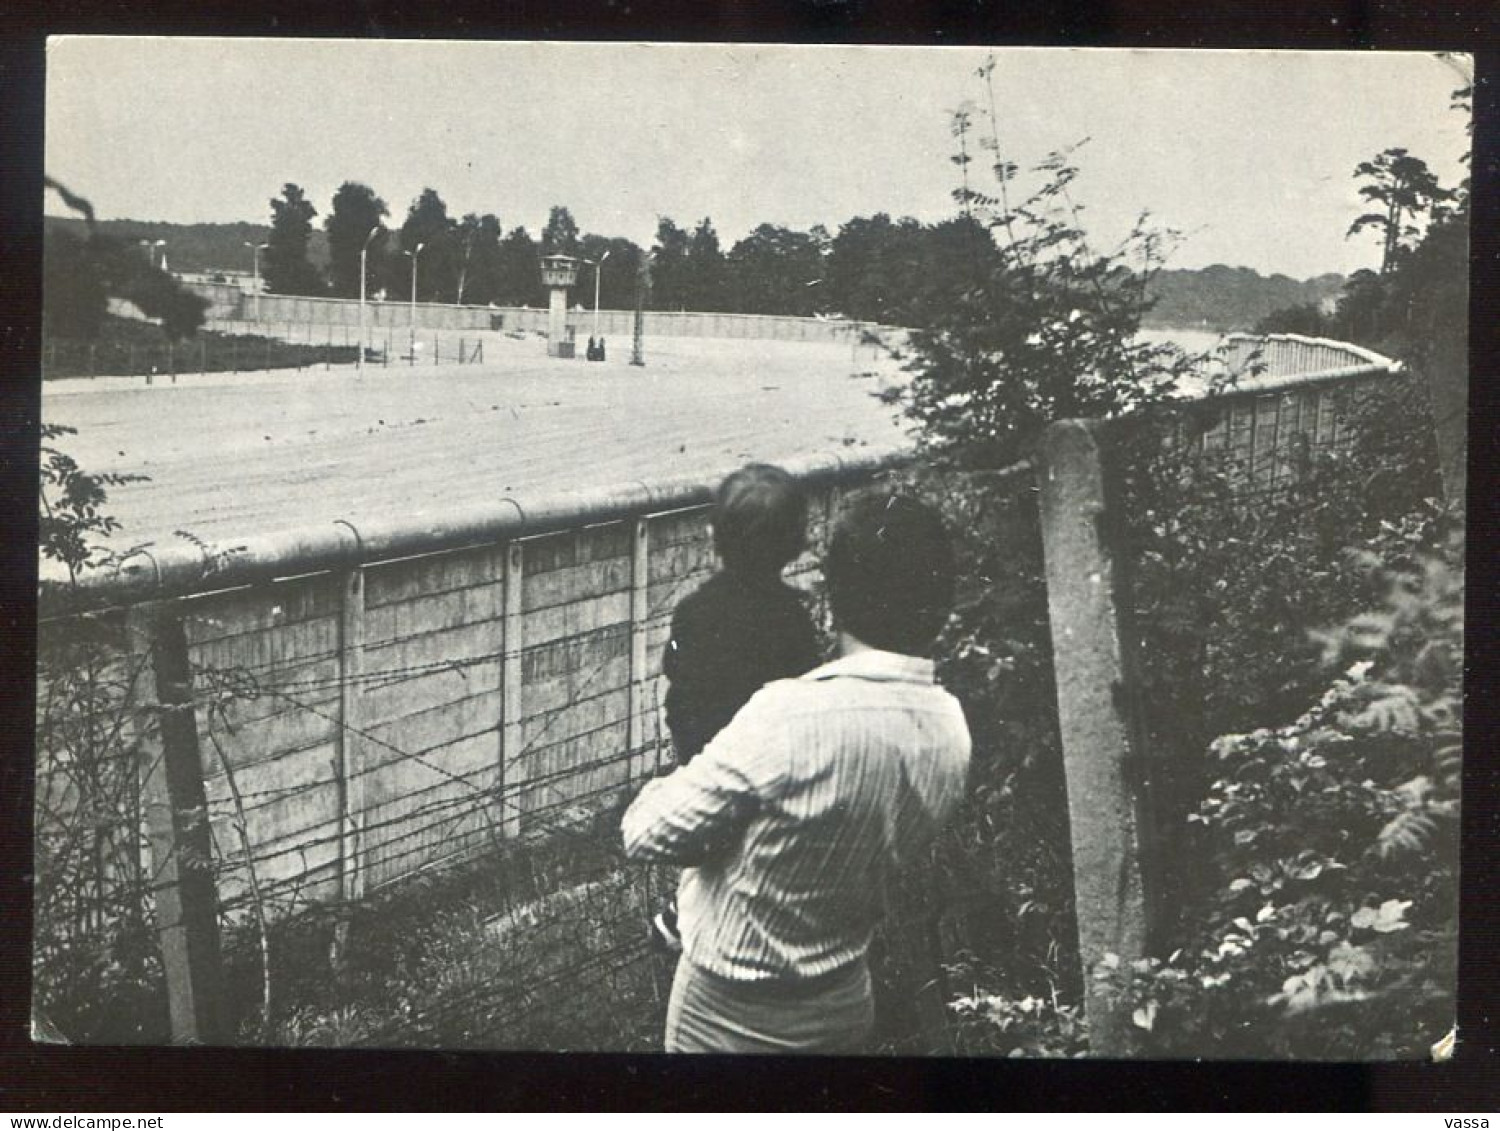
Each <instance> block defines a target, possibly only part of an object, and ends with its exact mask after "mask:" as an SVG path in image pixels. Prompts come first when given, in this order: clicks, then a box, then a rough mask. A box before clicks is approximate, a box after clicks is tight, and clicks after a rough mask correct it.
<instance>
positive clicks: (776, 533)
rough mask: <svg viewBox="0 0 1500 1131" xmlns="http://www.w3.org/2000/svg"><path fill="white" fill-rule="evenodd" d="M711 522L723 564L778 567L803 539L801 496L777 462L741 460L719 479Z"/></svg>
mask: <svg viewBox="0 0 1500 1131" xmlns="http://www.w3.org/2000/svg"><path fill="white" fill-rule="evenodd" d="M713 527H714V549H716V550H718V551H719V557H720V558H722V559H723V561H724V566H725V568H727V569H730V570H733V571H735V572H740V573H779V572H780V570H781V567H782V566H784V565H786V564H787V562H789V561H791V560H792V559H793V558H795V557H796V556H797V555H798V554H800V553H801V552H802V547H803V545H804V544H805V542H806V540H807V496H806V495H805V494H804V493H803V491H802V486H801V484H799V483H798V482H797V481H796V480H795V479H793V478H792V477H791V476H790V475H788V474H787V473H786V472H785V471H783V470H781V468H779V467H772V466H771V465H770V464H768V463H752V464H747V465H746V466H744V467H742V468H740V469H739V470H738V471H736V472H734V473H733V474H731V475H730V476H729V477H728V478H726V479H725V480H724V482H723V483H721V484H719V494H718V498H717V499H716V500H715V504H714V516H713Z"/></svg>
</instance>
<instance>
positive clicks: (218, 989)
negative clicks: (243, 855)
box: [126, 603, 228, 1045]
mask: <svg viewBox="0 0 1500 1131" xmlns="http://www.w3.org/2000/svg"><path fill="white" fill-rule="evenodd" d="M126 634H127V639H128V647H129V650H130V654H131V656H132V659H133V662H134V663H135V665H136V668H137V670H138V671H139V673H140V675H139V677H138V678H137V680H136V684H135V715H136V724H135V730H136V735H137V739H138V744H139V751H140V757H141V807H142V809H143V810H144V812H145V816H146V826H147V830H148V839H149V841H150V844H151V875H152V883H151V889H152V894H153V896H154V900H155V904H156V930H157V936H158V938H159V939H160V942H161V958H162V970H163V973H164V974H165V979H166V986H167V1009H168V1015H169V1017H170V1019H171V1026H172V1041H173V1043H174V1044H200V1045H201V1044H222V1043H223V1042H224V1041H225V1039H226V1038H227V1036H228V1033H227V1031H226V1025H225V1019H224V1002H223V971H222V968H221V958H220V950H219V908H218V892H217V890H216V888H215V883H214V874H213V854H212V841H211V838H210V835H209V827H208V801H207V797H206V795H205V793H204V789H203V763H202V754H201V752H200V750H199V745H198V721H197V717H196V714H195V711H194V707H193V676H192V668H191V667H190V665H189V662H188V648H187V636H186V634H185V632H184V631H183V627H182V620H181V618H180V617H179V616H178V614H177V611H176V608H175V606H174V605H172V604H170V603H149V604H145V605H136V606H134V607H132V608H131V610H130V611H129V613H128V614H127V615H126Z"/></svg>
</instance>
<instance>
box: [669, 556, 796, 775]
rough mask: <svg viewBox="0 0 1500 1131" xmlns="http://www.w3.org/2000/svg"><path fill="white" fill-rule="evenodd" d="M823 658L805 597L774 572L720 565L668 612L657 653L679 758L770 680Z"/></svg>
mask: <svg viewBox="0 0 1500 1131" xmlns="http://www.w3.org/2000/svg"><path fill="white" fill-rule="evenodd" d="M820 659H821V655H820V648H819V645H818V634H817V630H816V629H814V628H813V623H812V618H811V617H810V616H809V615H808V613H807V609H806V607H805V606H804V605H803V603H802V597H801V596H800V595H799V594H798V592H797V591H796V590H795V589H793V588H792V587H791V586H789V585H787V584H785V583H784V582H783V581H782V580H781V578H780V576H779V575H771V576H764V577H743V576H740V575H738V574H735V573H732V572H730V571H728V570H724V571H722V572H720V573H717V574H715V575H714V576H713V577H711V578H709V579H708V580H707V581H706V582H704V583H703V585H702V586H701V587H699V588H698V589H697V590H695V591H694V592H693V593H691V594H690V595H688V596H687V597H685V598H683V600H682V603H681V604H679V605H678V606H677V610H676V612H674V613H673V614H672V637H671V639H670V640H668V641H667V648H666V651H665V652H664V653H663V655H662V671H663V672H664V673H665V675H666V677H667V679H668V680H670V681H671V686H670V687H669V688H668V689H667V699H666V708H667V728H668V730H670V731H671V732H672V745H673V746H674V747H675V748H676V750H677V760H678V761H679V762H680V763H683V764H686V763H687V762H688V761H689V760H690V759H691V758H692V757H693V756H694V755H695V754H697V753H698V751H700V750H702V749H703V748H704V747H705V746H706V745H708V743H709V741H710V740H711V739H712V738H713V737H714V735H716V734H718V733H719V731H720V730H722V729H723V728H724V726H725V725H726V724H727V723H728V722H729V720H730V719H732V718H734V716H735V713H736V712H737V711H738V710H739V709H740V708H741V707H743V706H744V705H745V704H746V703H747V702H748V701H749V699H750V697H751V696H752V695H754V694H755V693H756V692H757V691H759V690H760V689H761V688H762V687H763V686H765V685H766V684H767V683H770V682H771V681H772V680H776V679H790V678H792V677H794V676H799V675H802V674H803V673H805V672H808V671H810V670H812V669H813V668H815V667H816V666H817V665H818V663H819V661H820Z"/></svg>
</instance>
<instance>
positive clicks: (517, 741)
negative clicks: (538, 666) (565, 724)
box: [498, 540, 526, 839]
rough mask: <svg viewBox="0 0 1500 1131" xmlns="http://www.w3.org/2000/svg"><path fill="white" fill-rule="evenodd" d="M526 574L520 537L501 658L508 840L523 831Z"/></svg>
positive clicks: (503, 825)
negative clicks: (523, 596) (523, 591)
mask: <svg viewBox="0 0 1500 1131" xmlns="http://www.w3.org/2000/svg"><path fill="white" fill-rule="evenodd" d="M525 576H526V551H525V548H524V544H523V543H522V542H520V541H519V540H512V541H511V542H510V543H509V544H508V545H507V546H506V547H505V612H504V620H503V622H502V624H503V628H502V632H501V639H502V647H503V648H504V652H503V653H502V654H501V658H500V713H501V718H500V772H499V775H498V777H499V783H498V793H499V797H500V835H501V836H502V837H505V838H507V839H509V838H511V837H514V836H516V835H517V834H518V833H520V831H521V794H520V790H519V789H518V788H517V787H518V786H519V785H520V782H521V776H522V775H521V768H520V763H519V761H518V759H519V758H520V755H521V718H522V706H521V675H522V672H521V645H522V639H521V634H522V622H523V620H524V618H523V616H522V605H521V586H522V585H523V584H524V580H525Z"/></svg>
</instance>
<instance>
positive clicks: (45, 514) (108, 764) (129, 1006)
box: [32, 425, 166, 1043]
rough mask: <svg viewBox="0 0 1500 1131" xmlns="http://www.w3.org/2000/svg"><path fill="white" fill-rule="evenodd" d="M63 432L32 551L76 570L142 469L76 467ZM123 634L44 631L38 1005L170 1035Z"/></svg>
mask: <svg viewBox="0 0 1500 1131" xmlns="http://www.w3.org/2000/svg"><path fill="white" fill-rule="evenodd" d="M71 432H72V429H68V428H64V427H60V426H56V425H43V426H42V448H41V457H42V458H41V491H40V494H39V510H40V528H39V550H40V554H41V556H42V558H43V559H45V560H51V561H56V562H59V563H61V564H62V565H64V566H65V567H66V568H67V570H68V573H69V577H70V579H73V580H76V578H77V576H78V574H79V572H80V571H82V570H83V569H85V568H88V567H97V566H99V565H101V564H103V563H104V562H105V561H106V560H107V558H108V555H106V554H104V553H103V552H102V551H100V550H99V548H98V546H97V545H96V542H95V539H97V538H99V537H103V536H105V535H108V534H109V533H111V532H112V531H113V530H115V529H116V523H115V521H114V519H113V518H112V517H110V516H109V514H108V510H107V503H108V490H109V488H110V487H111V486H114V485H117V484H120V483H124V482H128V481H130V480H131V479H133V478H139V477H138V476H120V475H103V474H90V473H88V472H85V471H83V470H82V469H81V468H80V467H79V466H78V464H77V463H76V462H75V461H74V460H73V459H72V457H70V456H69V455H67V454H66V453H65V452H63V451H62V450H61V449H60V448H59V447H57V446H56V443H55V441H57V440H58V439H59V438H60V437H62V436H65V435H68V434H69V433H71ZM66 584H67V583H64V585H66ZM44 591H45V590H44ZM121 643H122V641H121V634H120V625H119V623H118V620H116V619H115V618H112V617H110V616H108V615H79V616H75V617H72V618H69V619H68V620H67V621H65V622H58V623H55V624H54V625H51V626H49V627H48V628H47V629H46V630H44V631H43V632H41V633H39V634H38V647H37V741H38V755H37V787H36V838H35V851H36V860H35V865H34V872H35V875H36V891H35V902H34V908H35V931H34V941H33V956H32V960H33V970H34V973H35V991H34V994H35V1002H34V1005H35V1008H36V1010H37V1011H38V1013H40V1014H42V1015H45V1016H46V1018H47V1019H48V1020H49V1021H50V1022H51V1023H52V1024H53V1025H55V1026H56V1028H57V1029H58V1030H60V1031H61V1032H62V1034H63V1035H64V1036H66V1037H67V1038H68V1039H70V1040H75V1041H80V1040H81V1041H90V1042H115V1043H122V1042H150V1041H159V1040H163V1039H165V1036H166V1009H165V998H164V995H163V994H162V984H161V976H162V975H161V963H160V958H159V955H158V953H157V950H156V941H155V932H154V928H153V925H152V922H151V912H150V907H149V904H150V900H149V899H148V893H149V889H150V876H149V875H148V874H147V872H146V870H145V869H144V867H143V856H142V851H143V845H142V843H141V835H140V830H141V827H142V816H143V815H142V811H141V807H140V795H139V782H138V771H137V757H136V746H135V742H134V739H133V733H132V728H131V727H130V725H129V717H128V716H129V696H130V685H131V683H132V681H133V680H134V678H135V672H134V669H133V667H132V666H131V665H130V664H129V663H127V662H125V661H123V660H122V659H121V658H120V648H121Z"/></svg>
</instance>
